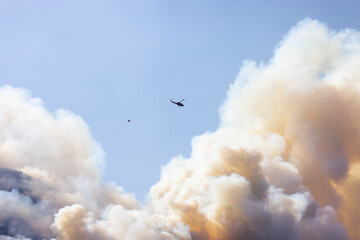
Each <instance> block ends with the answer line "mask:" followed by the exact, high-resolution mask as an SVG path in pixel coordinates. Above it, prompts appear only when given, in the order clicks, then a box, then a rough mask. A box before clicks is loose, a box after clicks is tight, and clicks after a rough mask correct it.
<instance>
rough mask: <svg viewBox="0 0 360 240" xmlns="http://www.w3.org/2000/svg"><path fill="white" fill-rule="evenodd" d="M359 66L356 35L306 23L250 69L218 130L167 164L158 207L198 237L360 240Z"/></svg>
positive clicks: (156, 196) (157, 191)
mask: <svg viewBox="0 0 360 240" xmlns="http://www.w3.org/2000/svg"><path fill="white" fill-rule="evenodd" d="M358 66H360V36H359V33H357V32H355V31H352V30H344V31H341V32H335V31H332V30H330V29H329V28H328V27H327V26H326V25H324V24H321V23H319V22H317V21H313V20H309V19H306V20H304V21H302V22H300V23H299V24H298V25H297V26H296V27H294V28H293V29H292V30H291V31H290V32H289V34H288V35H286V36H285V37H284V39H283V40H282V41H281V43H280V44H279V45H278V47H277V48H276V49H275V52H274V57H273V58H272V59H271V60H270V61H269V62H268V63H261V64H259V65H256V63H254V62H251V61H247V62H245V63H244V64H243V66H242V68H241V71H240V73H239V76H238V78H237V79H236V81H235V83H234V84H233V85H232V86H231V88H230V90H229V92H228V98H227V99H226V101H225V102H224V104H223V106H222V108H221V111H220V114H221V119H222V122H221V125H220V128H219V130H217V131H216V132H214V133H209V134H205V135H202V136H199V137H196V138H195V139H194V140H193V153H192V155H191V157H190V158H189V159H174V160H173V161H172V162H171V163H169V164H168V165H167V166H166V167H164V169H163V173H162V177H161V180H160V181H159V182H158V183H157V184H156V185H155V186H153V187H152V189H151V195H152V197H153V205H154V208H155V209H158V211H160V212H162V213H163V214H168V215H170V216H172V215H175V216H178V218H179V219H178V221H183V222H184V223H185V224H187V225H188V226H190V231H191V233H192V237H193V238H194V239H347V238H348V237H350V238H351V239H358V238H359V237H360V229H359V227H357V224H356V222H358V221H359V220H360V217H358V214H356V213H357V211H358V210H359V207H358V206H357V205H358V202H359V200H360V197H359V193H360V192H359V190H358V189H359V187H360V185H359V183H360V181H359V177H358V176H359V175H358V173H359V167H357V164H358V159H359V156H360V155H359V146H360V145H359V144H360V136H359V132H360V92H359V90H360V88H359V86H360V85H359V84H360V68H359V67H358ZM343 226H344V227H345V228H344V227H343Z"/></svg>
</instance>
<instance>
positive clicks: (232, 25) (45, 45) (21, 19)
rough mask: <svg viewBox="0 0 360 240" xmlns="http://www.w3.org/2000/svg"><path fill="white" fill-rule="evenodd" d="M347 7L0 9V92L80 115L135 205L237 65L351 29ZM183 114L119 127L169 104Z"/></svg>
mask: <svg viewBox="0 0 360 240" xmlns="http://www.w3.org/2000/svg"><path fill="white" fill-rule="evenodd" d="M359 7H360V6H359V4H358V3H357V1H333V0H326V1H325V0H321V1H310V0H305V1H295V0H287V1H279V0H278V1H265V0H262V1H257V0H254V1H230V0H229V1H211V0H210V1H193V0H183V1H164V0H132V1H122V0H102V1H94V0H77V1H74V0H61V1H48V0H46V1H45V0H42V1H41V0H37V1H28V0H0V83H1V85H11V86H14V87H21V88H26V89H29V90H30V91H31V92H32V96H34V97H39V98H41V99H43V101H44V103H45V106H46V107H47V108H48V109H49V110H50V111H55V110H56V109H58V108H65V109H67V110H70V111H72V112H74V113H76V114H78V115H80V116H81V117H82V118H83V119H84V121H85V122H87V124H88V125H89V128H90V130H91V133H92V134H93V137H94V138H95V139H96V140H97V141H98V142H99V143H100V145H101V146H102V148H103V150H104V151H105V153H106V157H105V162H106V167H105V170H104V173H103V181H106V182H107V181H115V182H116V183H117V184H118V185H120V186H123V187H124V189H125V191H127V192H133V193H135V194H136V196H137V198H138V199H139V200H143V199H144V196H145V195H146V193H147V192H148V191H149V189H150V187H151V186H152V185H153V184H154V183H156V182H157V181H158V180H159V177H160V166H162V165H164V164H166V163H167V162H168V161H169V160H170V159H171V158H172V157H174V156H177V155H184V156H185V157H187V156H189V155H190V153H191V139H192V137H193V136H196V135H199V134H202V133H204V132H206V131H213V130H215V129H216V128H217V127H218V124H219V117H218V109H219V107H220V106H221V104H222V101H223V100H224V99H225V96H226V91H227V89H228V87H229V85H230V84H231V83H232V82H233V81H234V79H235V77H236V75H237V73H238V71H239V67H240V66H241V64H242V62H243V61H244V60H247V59H251V60H255V61H257V62H260V61H268V60H269V58H270V57H271V56H272V53H273V49H274V47H276V45H277V44H278V42H279V41H280V40H281V38H282V36H283V35H284V34H286V33H287V31H288V30H289V29H290V28H291V27H292V26H294V25H295V24H297V23H298V22H299V21H301V20H303V19H304V18H305V17H310V18H313V19H317V20H319V21H321V22H325V23H327V24H328V25H329V26H330V27H331V28H333V29H336V30H339V29H343V28H355V29H357V30H359V29H360V17H359V14H358V9H359ZM170 98H173V99H174V100H180V99H182V98H185V99H186V100H185V102H184V103H185V107H184V108H177V107H176V106H174V108H171V109H169V110H166V111H162V112H158V113H156V114H152V115H148V116H146V117H143V118H138V119H136V120H134V121H132V122H131V123H128V122H127V120H128V119H129V118H132V117H134V116H137V115H141V114H143V113H147V112H151V111H155V110H158V109H161V108H164V107H168V106H171V103H170V102H169V99H170Z"/></svg>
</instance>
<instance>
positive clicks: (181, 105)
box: [170, 98, 185, 107]
mask: <svg viewBox="0 0 360 240" xmlns="http://www.w3.org/2000/svg"><path fill="white" fill-rule="evenodd" d="M184 100H185V98H184V99H183V100H181V101H179V102H174V101H173V100H172V99H170V102H172V103H174V104H176V105H178V106H179V107H183V106H184V104H183V103H181V102H182V101H184Z"/></svg>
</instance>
